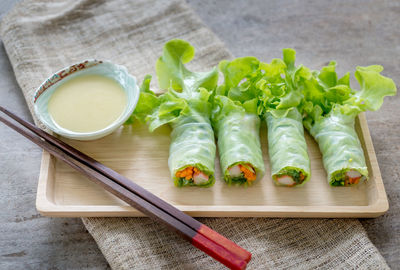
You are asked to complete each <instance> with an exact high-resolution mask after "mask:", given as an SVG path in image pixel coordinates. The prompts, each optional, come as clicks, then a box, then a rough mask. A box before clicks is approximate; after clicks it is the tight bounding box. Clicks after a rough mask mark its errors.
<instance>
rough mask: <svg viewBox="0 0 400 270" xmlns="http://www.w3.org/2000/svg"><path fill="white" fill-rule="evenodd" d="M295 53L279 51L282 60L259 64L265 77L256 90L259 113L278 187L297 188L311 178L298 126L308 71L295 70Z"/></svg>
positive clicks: (273, 174)
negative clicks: (264, 126) (265, 125)
mask: <svg viewBox="0 0 400 270" xmlns="http://www.w3.org/2000/svg"><path fill="white" fill-rule="evenodd" d="M295 57H296V52H295V51H294V50H293V49H284V50H283V60H281V59H273V60H272V61H271V63H262V69H263V70H264V71H265V73H264V74H265V75H264V76H263V78H262V79H260V80H258V82H257V86H258V87H259V88H261V90H262V92H261V93H262V94H261V95H260V99H261V109H260V111H261V112H262V114H263V115H264V117H265V120H266V123H267V127H268V151H269V160H270V164H271V175H272V179H273V181H274V182H275V184H277V185H281V186H288V187H293V186H300V185H302V184H304V183H305V182H307V181H308V180H309V179H310V177H311V170H310V159H309V157H308V153H307V144H306V141H305V138H304V129H303V123H302V100H303V94H302V84H303V83H304V81H305V80H307V79H309V78H310V77H311V73H310V71H309V70H308V69H307V68H305V67H303V66H299V67H296V66H295V64H294V62H295Z"/></svg>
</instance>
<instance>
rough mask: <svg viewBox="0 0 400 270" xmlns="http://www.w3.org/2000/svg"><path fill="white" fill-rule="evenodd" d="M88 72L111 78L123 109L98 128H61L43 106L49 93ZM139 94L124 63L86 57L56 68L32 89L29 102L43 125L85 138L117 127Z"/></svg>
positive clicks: (123, 120) (67, 136)
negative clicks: (124, 100)
mask: <svg viewBox="0 0 400 270" xmlns="http://www.w3.org/2000/svg"><path fill="white" fill-rule="evenodd" d="M89 74H97V75H102V76H105V77H109V78H112V79H114V80H115V81H117V82H118V83H119V84H120V85H121V86H122V88H123V89H124V91H125V93H126V96H127V101H128V102H127V105H126V107H125V110H124V112H123V113H122V115H121V116H120V117H119V118H118V119H117V120H116V121H114V122H113V123H112V124H111V125H109V126H108V127H106V128H104V129H101V130H98V131H94V132H85V133H78V132H74V131H70V130H68V129H64V128H61V127H60V126H58V125H57V124H56V123H55V122H54V121H53V119H52V117H51V116H50V115H49V112H48V110H47V108H48V107H47V105H48V102H49V99H50V97H51V95H52V94H53V93H54V91H55V90H56V89H57V88H58V87H59V86H60V85H62V84H63V83H65V82H66V81H68V80H70V79H72V78H75V77H76V76H81V75H89ZM139 94H140V90H139V87H138V86H137V83H136V78H135V77H134V76H132V75H130V74H129V73H128V70H127V69H126V68H125V67H124V66H120V65H115V64H113V63H111V62H109V61H98V60H86V61H84V62H82V63H78V64H75V65H72V66H70V67H67V68H64V69H62V70H60V71H58V72H56V73H55V74H53V75H52V76H51V77H50V78H48V79H47V80H46V81H45V82H43V83H42V84H41V85H40V87H39V88H38V89H37V90H36V93H35V96H34V98H33V103H34V109H35V113H36V115H37V116H38V118H39V120H40V121H41V122H42V123H43V124H44V125H45V126H46V127H48V128H49V129H51V130H52V131H54V132H55V133H57V134H59V135H61V136H63V137H66V138H70V139H76V140H82V141H85V140H95V139H98V138H101V137H104V136H106V135H108V134H110V133H112V132H113V131H115V130H116V129H117V128H118V127H120V126H121V125H122V124H123V123H124V122H125V121H126V120H127V119H128V118H129V116H130V115H131V114H132V112H133V110H134V109H135V107H136V104H137V102H138V100H139Z"/></svg>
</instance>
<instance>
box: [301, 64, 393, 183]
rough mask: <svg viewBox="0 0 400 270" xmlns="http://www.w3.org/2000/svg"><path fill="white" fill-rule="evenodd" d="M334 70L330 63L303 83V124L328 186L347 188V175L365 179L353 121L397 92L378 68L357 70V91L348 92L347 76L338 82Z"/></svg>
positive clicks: (366, 170)
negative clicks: (318, 153) (312, 140)
mask: <svg viewBox="0 0 400 270" xmlns="http://www.w3.org/2000/svg"><path fill="white" fill-rule="evenodd" d="M335 68H336V62H334V61H332V62H331V63H330V64H329V65H328V66H326V67H324V68H322V70H321V71H320V72H314V74H313V78H312V79H311V80H309V81H308V82H306V84H305V85H306V87H305V90H304V92H305V98H306V100H307V103H306V104H305V106H304V111H305V117H304V121H303V122H304V126H305V127H306V128H307V129H308V130H309V131H310V133H311V135H312V136H313V137H314V138H315V140H316V141H317V142H318V145H319V148H320V151H321V153H322V157H323V164H324V167H325V170H326V172H327V174H328V181H329V183H330V185H333V186H347V185H351V184H352V183H351V182H348V177H349V176H348V175H347V174H346V173H347V172H349V171H356V172H358V173H359V174H360V177H359V178H360V179H368V169H367V166H366V163H365V157H364V152H363V149H362V147H361V143H360V141H359V138H358V136H357V133H356V131H355V129H354V122H355V117H356V116H357V115H358V114H359V113H360V112H363V111H366V110H371V111H376V110H378V109H379V108H380V107H381V105H382V103H383V99H384V97H385V96H393V95H395V94H396V91H397V90H396V86H395V84H394V82H393V80H391V79H389V78H387V77H384V76H382V75H381V74H380V72H381V71H382V70H383V68H382V67H381V66H368V67H357V69H356V72H355V77H356V79H357V81H358V83H359V85H360V88H361V89H360V90H359V91H355V90H353V89H351V88H350V82H349V78H350V74H349V73H347V74H346V75H344V76H343V77H342V78H340V79H338V77H337V74H336V71H335ZM357 182H358V180H357ZM357 182H356V183H357Z"/></svg>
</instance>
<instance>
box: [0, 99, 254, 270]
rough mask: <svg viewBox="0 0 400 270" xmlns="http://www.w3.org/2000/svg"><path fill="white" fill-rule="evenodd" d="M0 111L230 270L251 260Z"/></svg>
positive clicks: (237, 248)
mask: <svg viewBox="0 0 400 270" xmlns="http://www.w3.org/2000/svg"><path fill="white" fill-rule="evenodd" d="M0 111H1V112H3V113H4V114H5V115H6V116H8V117H10V118H11V119H12V120H14V121H16V122H17V123H19V124H20V125H22V127H21V126H18V125H17V124H16V123H13V122H11V121H10V120H8V119H7V118H5V117H4V116H3V115H0V121H1V122H3V123H4V124H6V125H7V126H9V127H10V128H12V129H14V130H15V131H17V132H18V133H20V134H21V135H23V136H25V137H26V138H28V139H29V140H31V141H32V142H34V143H35V144H37V145H38V146H40V147H42V148H43V149H44V150H46V151H48V152H49V153H50V154H52V155H53V156H55V157H57V158H59V159H61V160H62V161H64V162H65V163H67V164H68V165H69V166H71V167H72V168H74V169H76V170H77V171H79V172H80V173H82V174H84V175H86V176H87V177H88V178H89V179H91V180H92V181H93V182H95V183H97V184H99V185H100V186H102V187H103V188H104V189H105V190H107V191H109V192H111V193H112V194H114V195H115V196H117V197H118V198H120V199H122V200H123V201H125V202H126V203H128V204H129V205H131V206H133V207H134V208H136V209H138V210H139V211H141V212H142V213H144V214H145V215H147V216H149V217H150V218H152V219H154V220H156V221H159V222H161V223H163V224H164V225H166V226H167V227H169V228H170V229H172V230H174V231H175V232H177V233H178V234H180V235H181V236H182V237H183V238H184V239H186V240H187V241H189V242H190V243H191V244H192V245H193V246H195V247H197V248H198V249H200V250H202V251H203V252H205V253H206V254H208V255H210V256H211V257H213V258H214V259H216V260H217V261H219V262H221V263H222V264H224V265H225V266H227V267H229V268H230V269H245V268H246V266H247V263H248V262H249V261H250V259H251V253H250V252H248V251H247V250H245V249H243V248H241V247H240V246H238V245H236V244H235V243H234V242H232V241H231V240H229V239H227V238H225V237H224V236H222V235H220V234H219V233H217V232H216V231H214V230H212V229H210V228H209V227H207V226H206V225H204V224H203V223H201V222H199V221H197V220H195V219H194V218H192V217H190V216H188V215H186V214H185V213H183V212H181V211H180V210H178V209H177V208H175V207H174V206H172V205H170V204H169V203H167V202H165V201H163V200H162V199H160V198H159V197H157V196H155V195H154V194H152V193H150V192H149V191H147V190H145V189H144V188H142V187H140V186H139V185H137V184H135V183H134V182H132V181H131V180H129V179H128V178H126V177H124V176H122V175H120V174H118V173H117V172H115V171H114V170H112V169H110V168H108V167H106V166H105V165H103V164H102V163H100V162H98V161H96V160H95V159H93V158H91V157H89V156H87V155H86V154H84V153H82V152H80V151H79V150H77V149H75V148H73V147H72V146H70V145H68V144H66V143H64V142H63V141H61V140H59V139H58V138H56V137H54V136H52V135H50V134H48V133H46V132H44V131H43V130H41V129H39V128H38V127H36V126H34V125H33V124H31V123H29V122H26V121H24V120H23V119H21V118H19V117H18V116H16V115H15V114H13V113H12V112H10V111H8V110H6V109H5V108H4V107H2V106H0Z"/></svg>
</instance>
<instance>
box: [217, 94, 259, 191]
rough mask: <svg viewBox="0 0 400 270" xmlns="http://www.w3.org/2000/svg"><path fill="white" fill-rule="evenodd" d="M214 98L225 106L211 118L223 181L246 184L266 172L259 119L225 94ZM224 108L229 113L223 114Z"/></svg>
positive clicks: (220, 104)
mask: <svg viewBox="0 0 400 270" xmlns="http://www.w3.org/2000/svg"><path fill="white" fill-rule="evenodd" d="M217 99H218V103H219V105H216V106H224V108H221V113H220V114H219V117H215V121H214V128H215V131H216V133H217V137H218V151H219V160H220V165H221V170H222V172H223V174H224V180H225V181H226V182H227V183H228V184H238V185H242V184H243V185H249V184H251V183H253V182H254V181H256V180H258V179H261V178H262V177H263V176H264V174H265V168H264V161H263V158H262V151H261V145H260V135H259V134H260V118H259V117H258V115H257V114H255V113H247V112H246V111H245V110H244V109H243V107H241V106H240V105H237V104H234V102H233V101H231V100H229V99H228V98H227V97H224V96H219V97H217ZM222 100H223V101H225V102H223V101H222ZM224 110H225V111H226V110H228V111H229V112H225V113H224V112H223V111H224Z"/></svg>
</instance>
